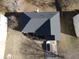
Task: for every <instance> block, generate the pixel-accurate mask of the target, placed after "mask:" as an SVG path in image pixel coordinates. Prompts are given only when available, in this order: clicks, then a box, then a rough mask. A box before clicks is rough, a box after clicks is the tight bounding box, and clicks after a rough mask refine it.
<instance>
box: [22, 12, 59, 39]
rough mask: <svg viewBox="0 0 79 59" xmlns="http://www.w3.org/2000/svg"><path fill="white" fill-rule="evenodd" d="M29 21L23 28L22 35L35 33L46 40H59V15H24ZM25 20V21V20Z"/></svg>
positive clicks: (54, 13) (47, 13)
mask: <svg viewBox="0 0 79 59" xmlns="http://www.w3.org/2000/svg"><path fill="white" fill-rule="evenodd" d="M25 14H26V16H28V17H29V18H30V19H29V21H28V23H26V25H25V27H24V28H23V30H22V32H23V33H35V34H36V35H38V36H44V37H45V39H48V40H52V39H55V40H58V39H60V13H59V12H40V13H25ZM26 20H27V19H26Z"/></svg>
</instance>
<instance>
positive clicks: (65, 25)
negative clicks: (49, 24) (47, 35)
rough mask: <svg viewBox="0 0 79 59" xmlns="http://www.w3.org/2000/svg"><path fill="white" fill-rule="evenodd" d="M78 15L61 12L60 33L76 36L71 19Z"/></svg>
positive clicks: (72, 12) (70, 12)
mask: <svg viewBox="0 0 79 59" xmlns="http://www.w3.org/2000/svg"><path fill="white" fill-rule="evenodd" d="M76 14H78V11H63V12H62V14H61V32H62V33H65V34H68V35H71V36H76V34H75V29H74V24H73V17H74V16H75V15H76Z"/></svg>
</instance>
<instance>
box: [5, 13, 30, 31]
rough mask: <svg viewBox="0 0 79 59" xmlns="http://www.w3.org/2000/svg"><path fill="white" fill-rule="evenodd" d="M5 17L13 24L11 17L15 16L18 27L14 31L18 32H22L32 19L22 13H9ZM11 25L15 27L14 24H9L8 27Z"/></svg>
mask: <svg viewBox="0 0 79 59" xmlns="http://www.w3.org/2000/svg"><path fill="white" fill-rule="evenodd" d="M5 16H6V17H8V20H9V21H10V22H11V20H12V19H10V18H9V17H11V16H15V17H16V20H17V23H18V26H17V27H14V29H15V30H17V31H22V29H23V28H24V27H25V25H26V24H27V23H28V21H29V20H30V17H28V16H27V15H26V14H24V13H23V12H20V13H17V12H9V13H6V14H5ZM26 19H27V20H26ZM10 25H13V24H8V26H10Z"/></svg>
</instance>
